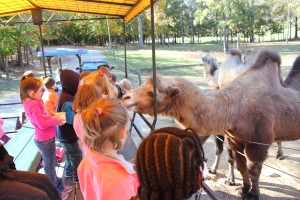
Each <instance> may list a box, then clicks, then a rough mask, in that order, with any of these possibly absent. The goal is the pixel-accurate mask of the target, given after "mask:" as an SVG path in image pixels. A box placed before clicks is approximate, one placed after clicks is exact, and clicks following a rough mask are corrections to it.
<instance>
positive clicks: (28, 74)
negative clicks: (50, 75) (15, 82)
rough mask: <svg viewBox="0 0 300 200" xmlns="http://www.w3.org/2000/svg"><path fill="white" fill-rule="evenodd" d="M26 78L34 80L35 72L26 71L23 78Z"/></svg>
mask: <svg viewBox="0 0 300 200" xmlns="http://www.w3.org/2000/svg"><path fill="white" fill-rule="evenodd" d="M24 76H26V77H32V78H34V73H33V71H31V70H29V71H26V72H24V73H23V76H22V77H24Z"/></svg>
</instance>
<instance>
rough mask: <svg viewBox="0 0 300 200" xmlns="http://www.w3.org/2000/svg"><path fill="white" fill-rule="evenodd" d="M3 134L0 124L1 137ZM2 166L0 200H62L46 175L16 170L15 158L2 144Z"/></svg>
mask: <svg viewBox="0 0 300 200" xmlns="http://www.w3.org/2000/svg"><path fill="white" fill-rule="evenodd" d="M2 134H3V129H2V125H1V124H0V135H2ZM0 166H1V170H0V185H1V187H0V199H39V200H49V199H53V200H60V199H61V197H60V193H59V192H58V190H57V189H56V188H55V187H54V185H53V184H52V183H51V182H50V180H49V178H48V177H47V176H46V175H44V174H39V173H35V172H26V171H18V170H16V166H15V163H14V161H13V157H12V156H10V155H9V154H8V152H7V151H6V149H5V147H4V146H3V145H2V144H1V143H0ZM24 180H25V181H24Z"/></svg>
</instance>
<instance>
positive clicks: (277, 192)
mask: <svg viewBox="0 0 300 200" xmlns="http://www.w3.org/2000/svg"><path fill="white" fill-rule="evenodd" d="M46 49H47V48H46ZM200 53H201V52H199V54H200ZM177 56H179V54H178V55H177ZM180 56H188V57H193V58H194V57H196V56H197V57H198V58H199V57H200V55H195V53H194V54H193V55H190V54H180ZM85 59H98V60H99V59H102V55H101V52H100V51H99V50H97V49H95V48H91V49H89V54H87V55H83V60H85ZM293 59H294V58H293ZM287 60H288V61H289V63H290V58H289V57H287ZM77 62H78V60H77V58H76V57H75V56H65V57H63V58H62V63H63V66H64V67H66V68H69V69H73V70H74V69H75V68H76V66H77ZM283 62H284V59H283ZM54 66H55V61H54ZM289 66H290V65H289ZM199 67H200V66H197V67H192V68H188V69H186V70H185V69H182V70H183V71H181V70H180V69H176V70H169V71H167V72H166V71H158V72H157V73H158V74H163V75H168V76H176V75H178V74H181V76H182V77H183V78H187V79H189V80H191V81H193V82H194V83H195V84H197V85H198V86H199V87H200V88H202V89H208V87H207V84H206V83H205V81H204V80H203V74H202V70H199ZM55 69H56V66H55V67H54V70H53V71H54V72H55ZM285 70H286V71H288V70H289V69H285ZM36 71H37V72H38V71H39V72H40V71H41V69H38V68H36ZM187 71H188V72H187ZM115 73H117V74H118V76H119V77H122V76H123V72H122V71H118V70H116V71H115ZM182 73H183V74H182ZM150 75H151V74H145V75H144V76H142V80H143V81H144V80H145V79H146V78H147V77H148V76H150ZM129 79H130V80H131V81H132V83H133V85H134V86H137V84H138V80H137V76H136V75H133V74H129ZM0 83H1V80H0ZM1 87H2V85H1ZM0 94H1V98H0V103H8V102H18V101H19V96H18V91H10V92H8V93H0ZM21 111H22V106H21V107H20V106H13V107H7V106H6V107H3V106H1V107H0V117H1V116H7V115H13V114H15V113H19V112H21ZM147 118H148V119H149V120H150V122H152V121H153V119H152V118H151V117H149V116H147ZM135 123H136V125H137V126H138V127H139V129H140V130H141V132H142V133H143V135H144V136H146V135H147V134H148V133H149V131H150V129H149V128H148V127H147V125H146V124H145V123H144V122H143V121H142V120H141V119H140V118H139V117H137V118H136V120H135ZM12 124H13V122H12ZM163 126H177V125H176V124H175V123H174V121H173V120H171V119H166V118H162V117H160V116H159V117H158V120H157V125H156V128H160V127H163ZM6 128H9V127H6ZM132 136H133V139H134V141H135V143H136V144H137V145H138V144H139V143H140V141H141V139H140V138H139V136H138V135H137V134H136V132H135V131H133V132H132ZM274 145H275V144H274ZM283 147H284V149H283V151H284V155H285V156H286V157H285V159H284V160H277V159H276V158H275V156H276V151H277V148H276V147H271V148H270V150H269V157H268V158H267V160H266V161H265V163H264V164H265V165H264V166H263V169H262V173H261V176H260V192H261V199H263V200H269V199H276V200H285V199H288V200H290V199H300V148H299V147H300V141H293V142H284V143H283ZM287 148H288V149H287ZM204 150H205V154H206V157H207V159H208V166H211V165H212V163H213V161H214V157H215V145H214V142H213V138H212V137H211V138H210V139H209V140H208V141H207V142H206V143H205V144H204ZM226 154H227V153H226V150H224V153H223V155H222V159H221V164H220V167H219V170H218V173H217V175H211V174H208V176H207V178H206V183H207V184H208V185H209V187H211V189H212V190H213V191H214V192H215V193H216V195H217V198H218V199H226V200H231V199H232V200H233V199H240V197H239V196H238V195H237V192H236V190H237V188H238V187H240V186H241V184H242V180H241V176H240V174H239V172H238V171H237V170H236V169H235V176H236V184H237V185H236V186H228V185H226V184H225V180H226V175H227V173H228V166H227V161H226V156H227V155H226ZM201 199H204V200H206V199H210V197H209V196H208V195H207V194H205V193H203V194H202V197H201Z"/></svg>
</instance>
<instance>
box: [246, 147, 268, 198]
mask: <svg viewBox="0 0 300 200" xmlns="http://www.w3.org/2000/svg"><path fill="white" fill-rule="evenodd" d="M268 148H269V147H266V146H262V145H256V144H247V145H246V146H245V155H246V157H247V168H248V174H249V178H250V180H251V186H252V187H251V190H250V192H249V193H248V194H246V195H245V199H247V200H250V199H251V200H256V199H257V200H258V199H259V177H260V174H261V168H262V164H263V162H264V161H265V159H266V158H267V154H268Z"/></svg>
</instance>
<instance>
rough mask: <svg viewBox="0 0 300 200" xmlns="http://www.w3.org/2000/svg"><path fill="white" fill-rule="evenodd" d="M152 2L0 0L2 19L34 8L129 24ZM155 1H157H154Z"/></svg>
mask: <svg viewBox="0 0 300 200" xmlns="http://www.w3.org/2000/svg"><path fill="white" fill-rule="evenodd" d="M150 1H151V0H0V17H2V16H9V15H14V14H17V13H22V12H30V10H31V9H33V8H40V9H46V10H56V11H65V12H76V13H90V14H98V15H108V16H120V17H123V18H124V20H125V23H126V24H127V23H128V22H130V21H131V20H132V19H133V18H135V17H136V16H137V15H138V14H140V13H141V12H143V11H144V10H145V9H146V8H148V7H149V6H150ZM153 1H155V0H153Z"/></svg>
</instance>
